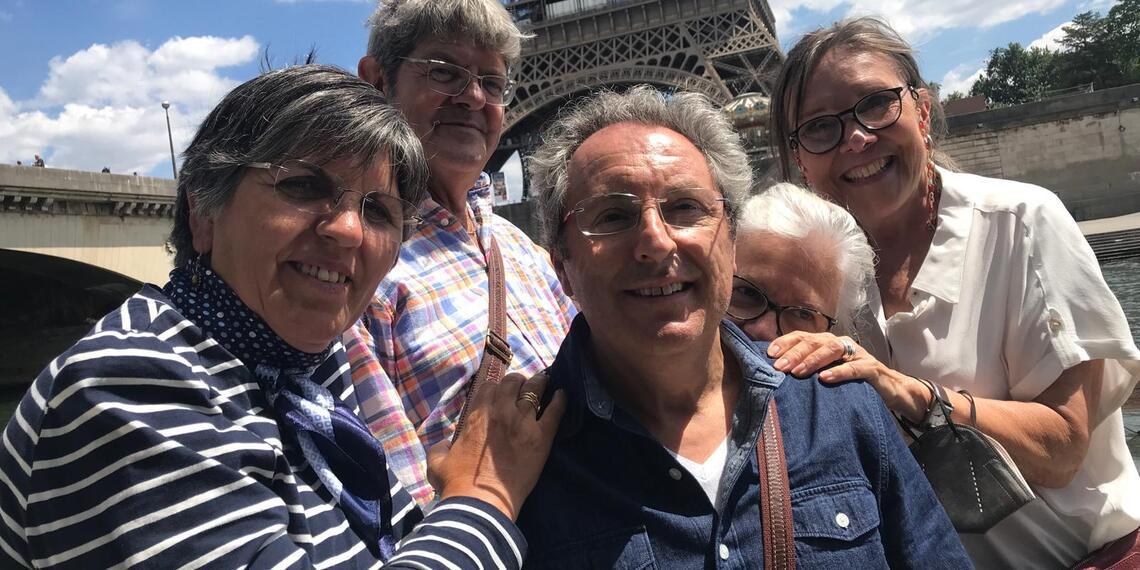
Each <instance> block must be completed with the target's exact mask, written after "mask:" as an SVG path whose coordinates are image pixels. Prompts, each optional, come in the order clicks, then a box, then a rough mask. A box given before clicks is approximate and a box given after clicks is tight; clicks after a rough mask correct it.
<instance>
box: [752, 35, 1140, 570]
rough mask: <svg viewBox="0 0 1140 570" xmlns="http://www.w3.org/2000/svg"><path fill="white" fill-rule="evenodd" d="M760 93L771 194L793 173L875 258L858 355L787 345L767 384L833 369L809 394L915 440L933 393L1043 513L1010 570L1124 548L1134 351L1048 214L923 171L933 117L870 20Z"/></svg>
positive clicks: (920, 86)
mask: <svg viewBox="0 0 1140 570" xmlns="http://www.w3.org/2000/svg"><path fill="white" fill-rule="evenodd" d="M773 93H774V95H773V104H772V109H773V112H772V113H773V121H772V122H773V129H772V136H773V140H774V141H775V145H776V146H777V147H778V148H779V152H780V163H781V166H782V170H783V175H784V177H785V178H787V179H791V177H792V175H793V169H795V170H798V171H799V174H800V175H801V176H802V177H803V180H805V181H806V182H807V183H808V184H809V185H810V186H811V188H812V189H813V190H814V191H816V192H817V193H820V194H823V195H825V196H827V197H829V198H830V199H832V200H834V201H835V202H836V203H838V204H840V205H842V206H844V207H845V208H846V209H847V210H848V211H850V212H851V214H852V215H853V216H854V217H855V218H856V219H857V220H858V222H859V224H860V226H862V227H863V229H864V231H865V232H866V233H867V236H868V238H869V240H870V242H871V245H872V246H873V247H874V248H875V252H876V254H877V256H878V265H877V270H876V276H875V278H876V285H877V286H874V287H869V288H868V289H869V290H868V303H867V310H866V311H865V314H864V317H865V318H864V319H862V322H860V323H859V326H858V334H857V338H858V339H859V340H860V341H861V343H862V346H858V345H855V344H854V343H853V341H852V340H851V339H850V338H838V337H835V336H832V335H830V334H827V333H825V334H822V335H807V334H804V333H793V334H789V335H785V336H783V337H781V338H778V339H776V340H775V341H774V342H773V344H772V347H771V349H770V354H771V355H772V356H774V357H780V358H779V359H778V360H777V363H776V366H777V368H780V369H782V370H785V371H789V372H792V373H793V374H796V375H800V374H803V373H808V372H811V371H814V370H818V369H819V368H821V367H823V366H826V365H828V364H830V363H832V362H834V361H836V360H837V359H839V358H840V357H841V356H846V358H844V360H846V362H844V363H843V364H841V365H839V366H835V367H833V368H831V369H829V370H826V371H824V372H822V373H821V374H820V378H821V379H822V380H824V381H825V382H842V381H846V380H851V379H855V378H863V379H866V380H867V381H868V382H869V383H871V384H872V385H873V386H874V387H875V388H876V390H877V391H878V393H879V395H880V396H881V397H882V398H883V401H884V402H885V403H886V405H887V406H888V407H889V408H890V409H892V410H893V411H894V412H895V413H896V414H898V415H901V416H903V417H905V418H907V419H909V420H911V421H913V422H916V423H920V424H921V423H923V422H924V420H927V419H928V417H927V416H928V410H930V409H931V408H932V407H933V406H932V399H933V393H934V389H933V388H934V384H938V385H940V386H942V387H944V388H946V390H945V393H946V394H947V396H946V398H947V399H948V401H949V404H950V405H952V406H953V412H952V416H951V417H952V419H953V420H954V421H955V422H958V423H969V422H970V421H971V407H973V411H975V412H976V417H977V427H978V428H979V429H980V430H982V431H983V432H985V433H987V434H988V435H990V436H992V437H993V438H995V439H996V440H997V441H999V442H1000V443H1001V444H1002V445H1004V446H1005V448H1006V449H1007V450H1008V451H1009V453H1010V455H1011V456H1012V457H1013V459H1014V461H1015V463H1016V464H1017V466H1018V467H1019V468H1020V469H1021V471H1022V473H1023V475H1024V476H1025V478H1026V479H1027V480H1028V481H1029V483H1030V484H1031V486H1032V487H1033V489H1034V491H1035V492H1036V493H1037V494H1038V495H1039V496H1040V497H1041V498H1042V499H1044V501H1045V503H1046V504H1047V505H1048V506H1049V507H1050V509H1049V510H1050V511H1051V513H1050V514H1049V516H1048V517H1047V518H1049V520H1044V519H1042V520H1039V521H1035V522H1034V526H1032V528H1030V529H1029V530H1028V531H1027V534H1026V535H1027V537H1028V538H1027V540H1019V541H1010V542H1011V543H1010V544H1004V545H1002V547H1003V552H1002V553H1001V557H1002V558H1004V560H1005V562H1006V563H1008V564H1010V565H1012V566H1015V567H1033V568H1051V567H1056V568H1065V567H1068V566H1069V565H1071V564H1073V563H1074V562H1075V561H1076V560H1078V559H1080V558H1082V557H1084V556H1085V555H1086V554H1088V553H1089V552H1091V551H1095V550H1097V549H1099V548H1101V547H1102V546H1104V545H1105V544H1107V543H1111V542H1113V541H1117V540H1118V539H1121V538H1122V537H1125V540H1132V544H1136V538H1135V536H1136V535H1135V533H1136V529H1137V525H1138V524H1140V477H1138V476H1137V472H1136V468H1135V465H1134V463H1133V461H1132V458H1131V457H1130V455H1129V452H1128V449H1127V446H1126V445H1125V442H1124V432H1123V424H1122V419H1121V413H1120V406H1121V405H1122V404H1123V402H1124V401H1125V400H1126V399H1127V398H1128V396H1129V394H1130V393H1131V392H1132V390H1133V388H1134V387H1135V386H1136V383H1137V380H1138V379H1140V350H1138V349H1137V348H1136V346H1135V345H1134V344H1133V340H1132V337H1131V334H1130V332H1129V330H1128V323H1127V321H1126V319H1125V317H1124V314H1123V311H1122V310H1121V308H1120V305H1119V303H1118V302H1117V301H1116V298H1115V297H1114V296H1113V295H1112V292H1111V291H1110V290H1109V289H1108V286H1107V285H1106V284H1105V282H1104V278H1103V277H1102V276H1101V273H1100V268H1099V265H1098V264H1097V261H1096V258H1095V256H1094V255H1093V253H1092V250H1091V249H1090V248H1089V246H1088V243H1087V242H1086V241H1085V240H1084V238H1083V236H1082V235H1081V233H1080V231H1079V229H1078V228H1077V225H1076V223H1075V222H1074V221H1073V219H1072V217H1071V216H1070V215H1069V214H1068V212H1067V211H1066V210H1065V208H1064V206H1063V205H1062V204H1061V202H1060V200H1059V199H1058V198H1057V197H1056V196H1055V195H1054V194H1053V193H1051V192H1049V191H1047V190H1045V189H1043V188H1039V187H1036V186H1031V185H1028V184H1021V183H1017V182H1010V181H1004V180H997V179H991V178H983V177H979V176H972V175H967V174H961V173H957V172H952V171H950V170H948V169H945V168H942V167H941V166H937V165H936V164H935V162H936V160H937V159H938V158H939V156H938V153H937V152H936V151H935V149H934V141H933V138H932V135H934V134H935V128H934V125H933V124H932V118H936V117H937V113H935V112H934V108H935V107H936V105H937V101H935V100H934V98H933V95H932V94H931V93H930V92H929V91H928V89H927V86H926V83H925V82H924V81H923V80H922V78H921V76H920V75H919V72H918V68H917V64H916V62H915V59H914V56H913V52H912V50H911V48H910V47H909V46H908V45H907V44H906V43H905V42H904V41H903V40H902V39H901V38H900V37H899V36H898V35H897V33H895V32H894V31H893V30H892V29H890V28H889V27H888V26H887V25H886V24H884V23H882V22H880V21H878V20H874V19H868V18H863V19H857V20H848V21H844V22H839V23H837V24H835V25H834V26H832V27H831V28H827V29H822V30H818V31H816V32H813V33H810V34H808V35H806V36H805V37H804V38H803V39H802V40H800V42H799V43H798V44H797V45H796V46H795V47H794V48H793V49H792V50H791V51H790V52H789V54H788V58H787V61H786V62H785V64H784V68H783V70H782V72H781V75H780V78H779V80H778V83H777V86H776V89H774V91H773ZM845 351H846V355H844V353H845ZM958 390H968V391H969V393H970V394H971V395H972V396H974V399H973V402H972V403H971V401H970V400H969V399H968V398H967V397H966V396H965V395H963V394H960V393H959V392H958ZM1013 542H1017V543H1016V544H1013Z"/></svg>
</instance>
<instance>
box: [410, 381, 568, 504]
mask: <svg viewBox="0 0 1140 570" xmlns="http://www.w3.org/2000/svg"><path fill="white" fill-rule="evenodd" d="M547 380H548V378H547V377H546V375H545V374H543V373H541V372H540V373H538V374H535V375H534V376H532V377H531V378H530V379H527V378H525V377H524V376H523V375H521V374H517V373H514V374H507V375H506V376H504V377H503V379H502V381H500V382H499V383H497V384H493V383H490V382H484V383H482V384H480V385H479V386H477V387H476V390H475V394H474V395H472V397H471V400H470V402H469V403H468V409H467V412H466V413H467V419H466V425H465V427H464V428H463V431H462V432H461V433H460V434H459V437H457V438H456V439H455V441H454V442H449V441H446V440H445V441H443V442H440V443H438V444H436V445H435V446H433V447H432V448H431V449H430V450H429V451H428V457H427V463H428V480H429V481H430V482H431V484H432V486H433V487H435V489H436V493H437V495H438V496H439V497H440V498H441V499H447V498H449V497H457V496H463V497H472V498H476V499H480V500H482V501H484V502H486V503H488V504H490V505H491V506H493V507H495V508H497V509H499V510H500V511H502V512H503V514H505V515H507V516H508V517H510V518H511V519H512V520H514V519H515V517H517V516H518V513H519V509H521V508H522V504H523V501H524V500H525V499H526V497H527V495H529V494H530V492H531V490H532V489H534V485H535V483H537V482H538V476H539V474H541V473H542V467H543V465H545V463H546V457H547V456H548V455H549V454H550V446H551V445H552V444H553V442H554V434H555V433H556V432H557V431H558V423H559V421H561V419H562V414H563V413H564V412H565V411H566V395H565V394H563V393H562V392H561V391H558V392H556V393H555V394H554V397H553V398H551V400H550V403H549V404H547V405H546V406H545V407H542V405H541V402H542V397H543V394H544V393H545V391H546V384H547Z"/></svg>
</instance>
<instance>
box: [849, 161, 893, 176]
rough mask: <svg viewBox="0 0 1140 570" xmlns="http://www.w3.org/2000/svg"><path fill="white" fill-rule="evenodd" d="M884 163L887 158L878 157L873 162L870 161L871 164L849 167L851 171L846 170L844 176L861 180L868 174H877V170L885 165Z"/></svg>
mask: <svg viewBox="0 0 1140 570" xmlns="http://www.w3.org/2000/svg"><path fill="white" fill-rule="evenodd" d="M886 165H887V159H886V158H880V159H879V160H876V161H875V162H872V163H871V164H867V165H864V166H860V167H859V168H853V169H851V171H850V172H848V173H847V174H846V176H844V177H845V178H847V179H848V180H862V179H863V178H867V177H868V176H872V175H874V174H878V173H879V171H880V170H882V169H883V167H885V166H886Z"/></svg>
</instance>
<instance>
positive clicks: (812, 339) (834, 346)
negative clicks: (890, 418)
mask: <svg viewBox="0 0 1140 570" xmlns="http://www.w3.org/2000/svg"><path fill="white" fill-rule="evenodd" d="M768 356H771V357H772V358H775V359H776V362H775V364H774V366H775V367H776V369H777V370H779V371H781V372H787V373H789V374H791V375H792V376H796V377H799V378H804V377H807V376H810V375H812V374H814V373H816V372H819V380H820V381H821V382H823V383H824V384H839V383H841V382H848V381H851V380H866V381H867V383H868V384H870V385H871V386H872V387H873V388H874V389H875V391H876V392H878V393H879V397H880V398H882V399H883V403H885V404H886V405H887V407H888V408H890V409H892V410H895V411H899V412H902V413H904V414H905V415H907V416H908V417H909V416H910V415H911V414H912V413H914V410H912V408H913V407H914V404H913V398H911V396H910V392H909V391H908V389H907V388H908V385H909V384H910V383H911V382H916V380H915V379H914V378H913V377H911V376H907V375H905V374H901V373H899V372H897V371H895V370H892V369H891V368H889V367H888V366H887V365H885V364H883V363H882V362H879V360H878V359H877V358H875V357H874V356H872V355H871V353H869V352H867V350H866V349H864V348H863V347H862V346H859V344H858V343H856V342H855V341H854V340H852V339H851V338H850V337H846V336H843V337H839V336H835V335H833V334H831V333H826V332H825V333H805V332H799V331H796V332H791V333H788V334H786V335H783V336H781V337H779V338H777V339H776V340H774V341H772V344H770V345H768Z"/></svg>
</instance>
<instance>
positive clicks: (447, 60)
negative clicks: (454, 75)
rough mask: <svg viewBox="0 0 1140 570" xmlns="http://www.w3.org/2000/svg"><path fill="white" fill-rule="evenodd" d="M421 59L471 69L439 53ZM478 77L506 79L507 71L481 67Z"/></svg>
mask: <svg viewBox="0 0 1140 570" xmlns="http://www.w3.org/2000/svg"><path fill="white" fill-rule="evenodd" d="M420 59H434V60H437V61H442V62H444V63H450V64H451V65H454V66H456V67H462V68H463V69H467V68H468V67H469V66H467V65H463V64H461V63H459V62H457V61H455V58H454V57H452V56H451V55H450V54H446V53H442V52H437V51H433V52H428V53H427V54H425V55H424V56H423V57H422V58H420ZM476 67H478V66H476ZM476 75H498V76H501V77H506V76H507V72H506V71H505V70H499V69H496V68H488V69H483V68H482V67H479V71H478V72H477V73H476Z"/></svg>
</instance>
